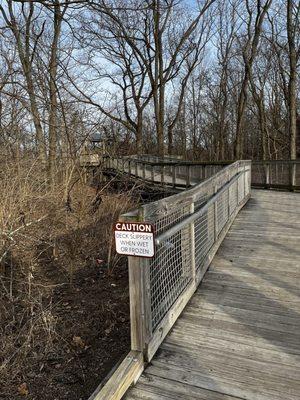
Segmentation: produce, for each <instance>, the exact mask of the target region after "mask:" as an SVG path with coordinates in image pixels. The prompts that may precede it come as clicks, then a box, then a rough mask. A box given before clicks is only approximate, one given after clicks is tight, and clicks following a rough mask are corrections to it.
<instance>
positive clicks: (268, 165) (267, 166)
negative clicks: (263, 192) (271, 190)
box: [265, 163, 270, 188]
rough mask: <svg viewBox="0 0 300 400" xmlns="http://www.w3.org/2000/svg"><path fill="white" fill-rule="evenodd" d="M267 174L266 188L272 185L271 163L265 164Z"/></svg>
mask: <svg viewBox="0 0 300 400" xmlns="http://www.w3.org/2000/svg"><path fill="white" fill-rule="evenodd" d="M265 175H266V188H268V187H269V185H270V164H269V163H267V164H266V165H265Z"/></svg>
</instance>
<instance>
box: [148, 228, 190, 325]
mask: <svg viewBox="0 0 300 400" xmlns="http://www.w3.org/2000/svg"><path fill="white" fill-rule="evenodd" d="M191 261H192V260H191V251H190V229H189V227H185V228H184V229H182V230H180V231H179V232H177V233H176V234H175V235H173V236H172V237H171V238H169V239H168V240H167V241H165V242H164V243H162V244H161V245H160V246H158V248H157V250H156V255H155V258H153V260H152V262H150V293H151V295H150V303H151V319H152V320H151V326H152V332H153V331H154V330H155V328H156V327H157V325H158V324H159V322H160V321H161V320H162V318H163V317H164V316H165V315H166V313H167V311H168V310H169V309H170V307H171V306H172V304H173V303H174V302H175V301H176V300H177V298H178V297H179V296H180V294H181V293H182V292H183V290H184V289H185V288H186V287H187V285H188V284H189V283H190V282H191V281H192V262H191Z"/></svg>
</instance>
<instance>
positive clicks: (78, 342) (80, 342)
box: [73, 336, 85, 349]
mask: <svg viewBox="0 0 300 400" xmlns="http://www.w3.org/2000/svg"><path fill="white" fill-rule="evenodd" d="M73 343H74V344H75V345H76V346H78V347H81V348H82V349H84V347H85V343H84V341H83V340H82V339H81V337H80V336H73Z"/></svg>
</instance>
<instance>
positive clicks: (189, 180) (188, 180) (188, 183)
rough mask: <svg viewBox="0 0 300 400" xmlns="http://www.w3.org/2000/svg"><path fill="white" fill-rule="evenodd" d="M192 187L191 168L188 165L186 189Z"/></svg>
mask: <svg viewBox="0 0 300 400" xmlns="http://www.w3.org/2000/svg"><path fill="white" fill-rule="evenodd" d="M190 186H191V166H190V165H187V166H186V187H187V188H188V187H190Z"/></svg>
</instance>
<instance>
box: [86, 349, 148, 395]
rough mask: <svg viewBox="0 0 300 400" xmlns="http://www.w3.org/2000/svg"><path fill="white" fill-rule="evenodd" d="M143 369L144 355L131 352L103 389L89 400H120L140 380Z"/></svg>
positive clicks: (97, 390)
mask: <svg viewBox="0 0 300 400" xmlns="http://www.w3.org/2000/svg"><path fill="white" fill-rule="evenodd" d="M143 369H144V359H143V354H142V353H140V352H137V351H131V352H130V353H129V354H128V355H127V357H125V359H124V360H123V362H122V363H121V364H120V366H119V367H118V368H117V369H116V371H115V372H114V374H113V375H112V376H111V378H110V379H109V380H108V382H107V383H106V384H105V385H104V386H103V388H99V389H96V390H95V392H94V393H93V394H92V395H91V396H90V398H89V400H108V399H109V400H120V399H121V398H122V396H123V395H124V394H125V393H126V391H127V390H128V388H129V386H130V385H131V384H132V383H134V382H136V381H137V380H138V378H139V377H140V375H141V373H142V372H143Z"/></svg>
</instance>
